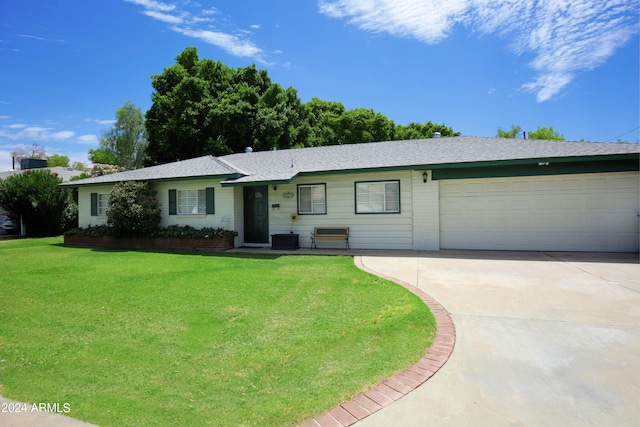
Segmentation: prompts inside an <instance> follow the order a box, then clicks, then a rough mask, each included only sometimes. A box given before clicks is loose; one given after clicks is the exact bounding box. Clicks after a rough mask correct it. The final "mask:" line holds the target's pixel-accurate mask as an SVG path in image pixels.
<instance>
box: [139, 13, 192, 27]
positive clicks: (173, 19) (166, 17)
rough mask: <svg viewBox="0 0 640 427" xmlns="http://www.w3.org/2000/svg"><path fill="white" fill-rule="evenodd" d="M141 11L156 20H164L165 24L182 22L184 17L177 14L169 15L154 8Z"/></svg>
mask: <svg viewBox="0 0 640 427" xmlns="http://www.w3.org/2000/svg"><path fill="white" fill-rule="evenodd" d="M142 13H144V14H145V15H147V16H149V17H151V18H153V19H155V20H157V21H161V22H166V23H167V24H182V23H183V22H184V19H183V18H181V17H179V16H174V15H169V14H166V13H162V12H157V11H155V10H145V11H144V12H142Z"/></svg>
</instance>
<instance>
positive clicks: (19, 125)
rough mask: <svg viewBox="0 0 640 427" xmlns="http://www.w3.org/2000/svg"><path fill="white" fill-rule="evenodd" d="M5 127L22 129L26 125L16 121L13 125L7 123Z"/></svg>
mask: <svg viewBox="0 0 640 427" xmlns="http://www.w3.org/2000/svg"><path fill="white" fill-rule="evenodd" d="M7 127H8V128H9V129H22V128H26V127H27V125H24V124H19V123H16V124H13V125H8V126H7Z"/></svg>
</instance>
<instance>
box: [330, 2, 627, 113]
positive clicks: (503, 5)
mask: <svg viewBox="0 0 640 427" xmlns="http://www.w3.org/2000/svg"><path fill="white" fill-rule="evenodd" d="M319 7H320V12H321V13H323V14H325V15H327V16H330V17H333V18H339V19H345V20H346V21H347V22H348V23H349V24H351V25H355V26H357V27H358V28H361V29H362V30H366V31H371V32H374V33H388V34H391V35H393V36H397V37H406V38H413V39H416V40H419V41H422V42H425V43H438V42H439V41H441V40H443V39H444V38H446V37H447V36H448V35H449V34H450V33H451V32H452V31H454V29H455V25H456V24H462V25H466V26H467V27H470V28H473V29H474V30H476V31H478V32H481V33H485V34H497V35H499V36H501V37H503V38H505V39H508V40H509V41H510V45H511V47H512V49H513V50H514V52H515V53H516V54H523V53H532V54H533V56H534V59H533V61H531V63H530V64H529V65H530V67H531V68H532V69H533V70H534V71H535V72H536V76H535V77H534V79H533V81H531V82H526V83H524V84H523V85H522V89H524V90H526V91H530V92H532V93H535V94H536V98H537V100H538V101H539V102H543V101H547V100H549V99H551V98H553V97H554V96H556V95H558V94H560V93H561V91H562V90H563V89H564V88H565V87H566V86H567V85H568V84H569V83H570V82H571V81H572V80H573V79H574V78H575V76H576V75H577V74H578V73H579V72H584V71H588V70H591V69H593V68H596V67H598V66H600V65H602V64H603V63H604V62H605V61H606V60H607V59H608V58H609V57H611V56H612V55H613V54H614V52H615V51H616V50H617V49H618V48H620V47H621V46H623V45H624V44H625V43H627V42H628V41H629V39H630V38H631V37H633V36H634V35H635V34H637V33H638V11H639V5H638V2H637V1H633V0H572V1H566V0H547V1H536V0H449V1H446V2H443V1H439V0H319Z"/></svg>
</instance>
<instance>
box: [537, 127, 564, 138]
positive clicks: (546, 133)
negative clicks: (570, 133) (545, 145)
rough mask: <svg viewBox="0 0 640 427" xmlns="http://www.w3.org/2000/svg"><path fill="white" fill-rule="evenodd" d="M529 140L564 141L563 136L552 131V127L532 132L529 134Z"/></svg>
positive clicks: (540, 128) (539, 128)
mask: <svg viewBox="0 0 640 427" xmlns="http://www.w3.org/2000/svg"><path fill="white" fill-rule="evenodd" d="M528 137H529V139H549V140H556V141H564V136H563V135H562V134H560V133H559V132H558V131H556V130H554V129H553V126H549V127H548V128H547V127H540V126H538V129H537V130H536V131H534V132H529V134H528Z"/></svg>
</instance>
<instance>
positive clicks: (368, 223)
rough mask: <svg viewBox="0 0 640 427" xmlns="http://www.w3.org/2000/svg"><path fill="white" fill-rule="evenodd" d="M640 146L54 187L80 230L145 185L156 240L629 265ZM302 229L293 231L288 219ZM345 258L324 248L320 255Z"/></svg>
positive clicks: (457, 147)
mask: <svg viewBox="0 0 640 427" xmlns="http://www.w3.org/2000/svg"><path fill="white" fill-rule="evenodd" d="M639 163H640V145H639V144H630V143H592V142H567V141H543V140H521V139H496V138H477V137H454V138H434V139H427V140H409V141H387V142H378V143H367V144H349V145H337V146H326V147H312V148H303V149H290V150H279V151H265V152H247V153H241V154H231V155H227V156H222V157H212V156H204V157H199V158H196V159H191V160H184V161H178V162H175V163H169V164H165V165H159V166H153V167H148V168H144V169H138V170H134V171H127V172H121V173H117V174H113V175H106V176H100V177H95V178H89V179H85V180H80V181H74V182H70V183H64V184H61V185H65V186H73V187H77V188H78V190H79V224H80V226H81V227H86V226H88V225H98V224H103V223H104V222H106V208H107V200H108V194H109V192H110V190H111V187H112V186H113V185H114V184H115V183H116V182H120V181H128V180H139V181H149V182H150V183H151V184H152V187H153V188H154V189H155V190H156V191H157V195H158V200H159V206H160V209H161V216H162V222H161V225H162V226H168V225H172V224H177V225H191V226H193V227H196V228H201V227H222V228H225V229H229V230H234V231H237V232H238V236H237V237H236V241H235V244H236V246H269V245H270V239H271V235H273V234H280V233H289V232H290V230H293V232H294V233H296V234H299V236H300V244H301V246H305V247H309V245H310V242H311V233H312V232H313V230H314V227H316V226H346V227H349V228H350V234H349V236H350V238H349V241H350V246H351V247H352V248H363V249H414V250H439V249H495V250H544V251H604V252H637V251H638V241H639V231H638V230H639V227H638V222H639V214H640V208H639V205H640V200H639V193H640V184H639V175H640V173H639ZM292 213H296V214H298V221H297V222H295V223H293V224H292V223H291V222H290V215H291V214H292ZM332 245H335V247H344V244H343V243H341V242H330V241H327V242H323V247H330V246H332Z"/></svg>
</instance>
